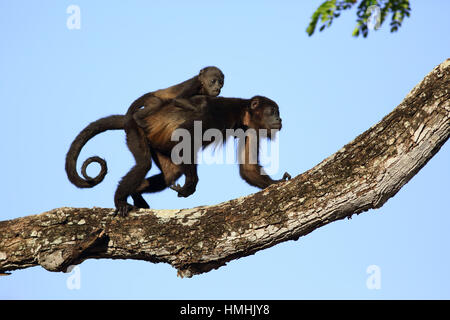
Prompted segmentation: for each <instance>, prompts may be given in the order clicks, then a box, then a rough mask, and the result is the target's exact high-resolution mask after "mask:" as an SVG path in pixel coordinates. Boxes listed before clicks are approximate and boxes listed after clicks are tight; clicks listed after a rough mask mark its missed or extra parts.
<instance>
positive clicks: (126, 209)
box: [114, 203, 136, 217]
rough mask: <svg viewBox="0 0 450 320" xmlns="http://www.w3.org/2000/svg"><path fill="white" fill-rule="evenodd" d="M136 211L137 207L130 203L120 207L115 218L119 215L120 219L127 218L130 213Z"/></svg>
mask: <svg viewBox="0 0 450 320" xmlns="http://www.w3.org/2000/svg"><path fill="white" fill-rule="evenodd" d="M134 209H136V207H135V206H132V205H131V204H128V203H125V204H123V205H118V206H117V207H116V210H115V211H114V216H116V215H118V216H119V217H126V216H127V215H128V213H129V212H130V211H132V210H134Z"/></svg>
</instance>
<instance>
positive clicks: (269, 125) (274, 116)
mask: <svg viewBox="0 0 450 320" xmlns="http://www.w3.org/2000/svg"><path fill="white" fill-rule="evenodd" d="M243 123H244V125H246V126H247V127H249V128H253V129H255V130H258V129H266V130H267V137H268V138H272V135H271V129H276V130H281V127H282V125H281V118H280V111H279V108H278V105H277V104H276V103H275V101H273V100H270V99H269V98H266V97H262V96H255V97H253V98H252V99H251V100H250V106H249V108H248V109H247V110H246V111H245V114H244V119H243Z"/></svg>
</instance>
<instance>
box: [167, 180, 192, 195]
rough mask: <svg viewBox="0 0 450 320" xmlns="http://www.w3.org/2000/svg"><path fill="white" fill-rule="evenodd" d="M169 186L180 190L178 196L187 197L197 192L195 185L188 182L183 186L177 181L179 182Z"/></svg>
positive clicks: (177, 190)
mask: <svg viewBox="0 0 450 320" xmlns="http://www.w3.org/2000/svg"><path fill="white" fill-rule="evenodd" d="M169 188H170V189H172V190H175V191H176V192H178V197H183V198H187V197H189V196H190V195H191V194H193V193H194V192H195V186H191V185H186V184H185V185H184V186H182V187H181V186H180V185H179V184H178V183H177V184H173V185H171V186H170V187H169Z"/></svg>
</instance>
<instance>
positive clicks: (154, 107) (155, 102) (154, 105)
mask: <svg viewBox="0 0 450 320" xmlns="http://www.w3.org/2000/svg"><path fill="white" fill-rule="evenodd" d="M161 105H162V101H161V99H159V98H157V97H151V98H149V99H147V101H146V102H145V105H144V108H142V109H139V110H138V111H136V112H135V113H134V114H133V119H134V121H136V123H137V124H138V126H139V127H141V128H145V127H146V126H147V123H146V122H145V119H146V118H147V117H148V116H150V115H151V114H152V113H154V112H155V111H158V109H159V108H160V107H161Z"/></svg>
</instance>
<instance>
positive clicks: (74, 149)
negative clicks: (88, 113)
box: [66, 115, 126, 188]
mask: <svg viewBox="0 0 450 320" xmlns="http://www.w3.org/2000/svg"><path fill="white" fill-rule="evenodd" d="M125 120H126V117H125V116H123V115H113V116H109V117H105V118H101V119H98V120H97V121H94V122H92V123H90V124H89V125H88V126H87V127H86V128H84V129H83V130H82V131H81V132H80V133H79V134H78V136H77V137H76V138H75V140H74V141H73V142H72V144H71V145H70V149H69V151H68V152H67V155H66V173H67V177H68V178H69V180H70V182H72V183H73V184H74V185H76V186H77V187H78V188H92V187H93V186H96V185H97V184H99V183H100V182H102V181H103V178H105V175H106V173H107V171H108V168H107V166H106V161H105V160H103V159H101V158H99V157H90V158H88V159H87V160H85V161H84V162H83V166H82V169H81V173H82V175H83V177H84V178H85V179H83V178H82V177H80V176H79V174H78V172H77V159H78V156H79V155H80V151H81V149H82V148H83V147H84V145H85V144H86V143H87V142H88V141H89V140H90V139H92V138H93V137H94V136H96V135H97V134H99V133H102V132H104V131H107V130H120V129H124V126H125ZM92 162H97V163H98V164H99V165H100V167H101V169H100V173H99V174H98V175H97V176H96V177H94V178H91V177H89V176H88V174H87V173H86V168H87V166H88V165H89V164H90V163H92Z"/></svg>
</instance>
